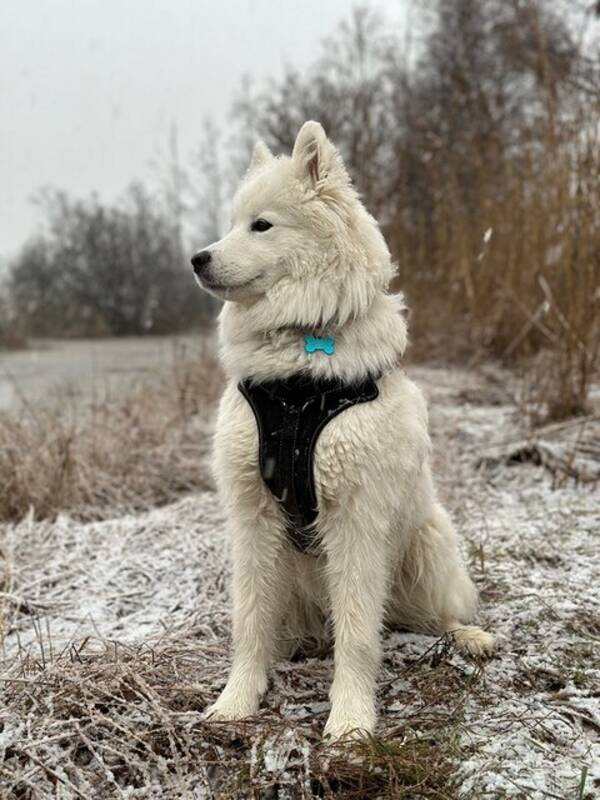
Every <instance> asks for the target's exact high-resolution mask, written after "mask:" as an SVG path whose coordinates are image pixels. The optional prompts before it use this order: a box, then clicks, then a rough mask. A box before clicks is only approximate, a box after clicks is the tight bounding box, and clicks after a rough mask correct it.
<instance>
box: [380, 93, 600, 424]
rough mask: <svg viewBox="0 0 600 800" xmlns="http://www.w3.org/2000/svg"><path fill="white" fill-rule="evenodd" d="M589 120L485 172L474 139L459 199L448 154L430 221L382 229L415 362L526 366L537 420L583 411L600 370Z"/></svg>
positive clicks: (597, 198) (597, 155)
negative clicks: (469, 176) (404, 303)
mask: <svg viewBox="0 0 600 800" xmlns="http://www.w3.org/2000/svg"><path fill="white" fill-rule="evenodd" d="M597 114H598V110H597V109H593V108H592V107H591V106H590V107H589V108H588V110H587V112H586V111H584V112H582V117H581V119H579V120H578V121H577V123H575V124H574V132H573V134H572V135H570V134H567V133H566V131H565V130H564V129H559V128H557V130H556V131H555V132H554V135H550V134H549V135H548V139H547V141H545V142H544V143H543V144H542V145H540V146H541V147H542V148H543V150H542V153H541V154H540V152H539V146H538V148H537V150H536V151H535V152H534V153H532V154H531V155H530V156H529V157H523V158H521V159H520V160H519V161H517V160H515V159H511V157H510V156H507V155H505V156H503V157H502V158H501V159H500V161H499V162H498V163H495V164H494V165H493V167H490V164H488V163H487V161H482V158H481V152H480V151H479V149H478V148H479V143H477V142H474V143H473V153H472V159H471V161H472V163H473V164H475V165H477V164H479V165H480V166H479V171H477V169H475V168H474V177H473V182H474V183H473V185H471V186H470V187H469V190H468V191H466V189H465V187H464V186H463V185H462V184H461V181H460V179H459V177H458V174H457V175H456V176H455V177H454V173H453V164H454V161H455V160H457V159H456V154H455V153H453V152H452V151H442V152H439V153H437V154H436V155H435V157H434V158H432V161H431V176H430V177H431V183H432V185H433V186H435V187H436V192H435V193H434V200H435V202H434V207H433V209H432V210H431V213H428V214H427V215H426V216H424V217H423V219H422V221H421V223H419V224H418V225H416V226H415V225H412V226H407V225H405V224H403V222H402V217H401V216H399V218H398V219H397V220H395V221H394V222H393V223H392V224H391V225H390V228H389V231H388V235H389V239H390V242H391V246H392V250H393V252H394V253H395V255H396V256H397V258H398V260H399V263H400V279H399V286H400V287H401V288H404V289H405V290H406V291H407V294H408V300H409V306H410V307H412V308H413V309H414V314H413V318H412V323H413V324H412V328H413V333H414V340H415V341H416V342H417V347H418V348H419V352H420V354H421V355H426V356H428V355H430V354H431V353H432V352H433V353H434V354H438V355H440V356H442V357H443V359H444V361H446V363H447V360H448V358H453V359H455V360H456V359H458V360H463V361H464V360H468V359H471V360H475V361H481V360H483V359H486V360H489V358H490V357H492V358H497V359H500V360H502V361H503V362H504V363H505V364H509V365H514V364H515V363H517V364H525V365H526V366H527V369H528V370H529V371H530V373H531V380H530V384H531V385H532V386H533V387H535V390H536V392H537V394H538V397H539V398H540V400H541V401H543V403H542V405H543V413H542V414H541V416H540V418H539V420H538V421H539V422H540V423H545V422H548V421H553V420H560V419H565V418H567V417H569V416H572V415H579V414H584V413H586V412H589V391H590V387H591V384H592V382H593V380H594V379H595V376H597V374H598V369H599V367H600V224H599V222H598V208H599V207H600V148H599V146H598V134H597V132H595V128H596V126H597V123H596V122H594V120H596V119H597ZM459 164H460V162H457V164H456V165H455V166H456V170H457V173H458V169H459ZM489 172H492V173H495V174H496V176H497V175H498V174H500V175H501V178H498V177H496V179H495V180H494V181H492V180H491V179H490V177H489ZM540 353H541V357H540V358H539V359H537V358H536V359H535V360H532V357H533V356H537V354H540Z"/></svg>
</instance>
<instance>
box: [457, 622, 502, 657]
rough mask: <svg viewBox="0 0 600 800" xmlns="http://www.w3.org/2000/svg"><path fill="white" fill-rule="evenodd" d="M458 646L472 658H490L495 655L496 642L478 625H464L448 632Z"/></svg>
mask: <svg viewBox="0 0 600 800" xmlns="http://www.w3.org/2000/svg"><path fill="white" fill-rule="evenodd" d="M448 633H450V634H451V635H452V638H453V639H454V641H455V643H456V646H457V647H458V649H459V650H462V652H463V653H468V654H469V655H471V656H480V657H489V656H491V655H492V654H493V652H494V648H495V646H496V642H495V639H494V637H493V636H492V634H491V633H488V632H487V631H484V630H483V629H482V628H478V627H477V626H476V625H462V626H460V627H458V628H454V629H453V630H451V631H448Z"/></svg>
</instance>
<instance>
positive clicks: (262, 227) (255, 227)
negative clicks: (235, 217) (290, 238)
mask: <svg viewBox="0 0 600 800" xmlns="http://www.w3.org/2000/svg"><path fill="white" fill-rule="evenodd" d="M272 227H273V226H272V225H271V223H270V222H267V220H266V219H257V220H255V221H254V222H253V223H252V225H251V226H250V230H251V231H257V232H258V233H264V232H265V231H268V230H269V228H272Z"/></svg>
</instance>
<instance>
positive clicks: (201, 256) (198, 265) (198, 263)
mask: <svg viewBox="0 0 600 800" xmlns="http://www.w3.org/2000/svg"><path fill="white" fill-rule="evenodd" d="M210 259H211V255H210V252H209V251H208V250H201V251H200V252H199V253H196V255H195V256H192V267H193V268H194V272H195V273H196V275H202V273H203V272H206V267H207V266H208V265H209V264H210Z"/></svg>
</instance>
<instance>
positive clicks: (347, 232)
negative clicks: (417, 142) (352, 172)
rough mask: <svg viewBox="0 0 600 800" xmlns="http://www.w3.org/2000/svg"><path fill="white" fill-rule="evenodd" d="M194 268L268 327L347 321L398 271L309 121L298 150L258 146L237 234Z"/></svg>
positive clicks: (240, 202)
mask: <svg viewBox="0 0 600 800" xmlns="http://www.w3.org/2000/svg"><path fill="white" fill-rule="evenodd" d="M192 265H193V267H194V272H195V274H196V277H197V280H198V282H199V283H200V285H201V286H202V287H203V288H204V289H206V290H208V291H209V292H211V293H212V294H214V295H216V296H217V297H219V298H221V299H223V300H226V301H233V302H235V303H239V304H242V305H246V306H248V307H252V308H253V309H254V313H255V314H256V313H258V314H259V315H260V316H261V317H262V319H263V320H264V324H265V325H266V326H269V325H311V326H316V325H327V324H330V323H338V324H339V323H343V322H344V321H346V320H347V319H349V318H351V317H354V316H359V315H360V314H362V313H363V312H364V311H365V310H366V309H367V308H368V307H369V305H370V304H371V302H372V300H373V298H374V296H375V294H376V292H377V291H380V290H382V289H385V288H386V287H387V285H388V283H389V281H390V279H391V277H392V275H393V273H394V270H393V267H392V264H391V260H390V254H389V250H388V248H387V245H386V243H385V241H384V239H383V236H382V235H381V232H380V231H379V228H378V226H377V223H376V222H375V220H374V219H373V218H372V217H371V216H370V215H369V214H368V212H367V211H366V209H365V208H364V206H363V205H362V203H361V202H360V200H359V198H358V195H357V194H356V192H355V191H354V189H353V188H352V186H351V183H350V179H349V177H348V173H347V171H346V169H345V167H344V164H343V162H342V159H341V157H340V155H339V153H338V152H337V150H336V148H335V147H334V145H333V144H332V143H331V142H330V141H329V139H328V138H327V136H326V135H325V131H324V130H323V128H322V127H321V125H319V123H317V122H306V123H305V124H304V125H303V126H302V128H301V130H300V132H299V133H298V136H297V138H296V142H295V145H294V150H293V153H292V156H291V157H286V156H279V157H275V156H273V155H272V154H271V152H270V151H269V149H268V148H267V146H266V145H265V144H263V143H262V142H259V143H258V144H257V145H256V147H255V148H254V153H253V157H252V161H251V164H250V167H249V169H248V172H247V174H246V176H245V177H244V179H243V181H242V183H241V185H240V187H239V189H238V192H237V194H236V196H235V199H234V203H233V213H232V228H231V230H230V232H229V233H228V234H227V235H226V236H225V237H224V238H223V239H221V240H220V241H218V242H215V243H214V244H211V245H209V246H208V247H206V248H205V249H204V250H202V251H200V252H199V253H197V254H196V255H195V256H194V257H193V258H192Z"/></svg>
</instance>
